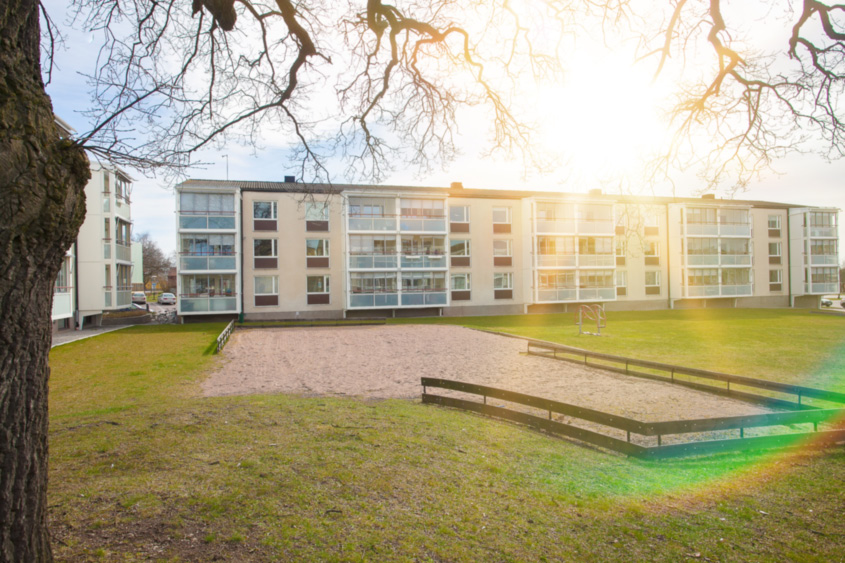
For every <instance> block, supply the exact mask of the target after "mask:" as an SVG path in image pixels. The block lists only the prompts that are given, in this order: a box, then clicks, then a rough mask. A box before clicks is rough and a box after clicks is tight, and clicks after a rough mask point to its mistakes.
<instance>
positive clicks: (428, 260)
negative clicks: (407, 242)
mask: <svg viewBox="0 0 845 563" xmlns="http://www.w3.org/2000/svg"><path fill="white" fill-rule="evenodd" d="M401 265H402V267H403V268H414V269H416V268H445V267H446V256H428V255H424V254H423V255H409V254H403V255H402V261H401Z"/></svg>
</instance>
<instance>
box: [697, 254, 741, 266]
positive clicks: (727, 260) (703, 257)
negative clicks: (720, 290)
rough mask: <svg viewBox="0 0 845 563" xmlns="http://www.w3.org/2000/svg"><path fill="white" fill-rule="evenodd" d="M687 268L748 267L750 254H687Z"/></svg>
mask: <svg viewBox="0 0 845 563" xmlns="http://www.w3.org/2000/svg"><path fill="white" fill-rule="evenodd" d="M686 258H687V266H719V265H721V266H750V265H751V255H750V254H687V256H686Z"/></svg>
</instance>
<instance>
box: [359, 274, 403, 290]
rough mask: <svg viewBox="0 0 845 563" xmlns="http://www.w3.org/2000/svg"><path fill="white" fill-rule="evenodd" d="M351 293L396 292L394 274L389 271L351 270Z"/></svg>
mask: <svg viewBox="0 0 845 563" xmlns="http://www.w3.org/2000/svg"><path fill="white" fill-rule="evenodd" d="M350 288H351V291H352V293H396V274H394V273H390V272H375V273H372V274H371V273H364V272H352V273H351V274H350Z"/></svg>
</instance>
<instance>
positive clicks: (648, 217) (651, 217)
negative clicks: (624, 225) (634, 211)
mask: <svg viewBox="0 0 845 563" xmlns="http://www.w3.org/2000/svg"><path fill="white" fill-rule="evenodd" d="M643 215H645V226H646V227H658V226H659V225H660V212H659V211H658V210H657V209H651V208H649V209H646V210H645V211H644V212H643Z"/></svg>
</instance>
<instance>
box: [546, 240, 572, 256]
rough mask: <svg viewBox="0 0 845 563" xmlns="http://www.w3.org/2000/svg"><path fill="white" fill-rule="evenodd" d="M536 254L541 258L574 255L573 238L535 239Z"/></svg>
mask: <svg viewBox="0 0 845 563" xmlns="http://www.w3.org/2000/svg"><path fill="white" fill-rule="evenodd" d="M537 253H538V254H540V255H542V256H560V255H566V256H572V255H574V254H575V238H573V237H537Z"/></svg>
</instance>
